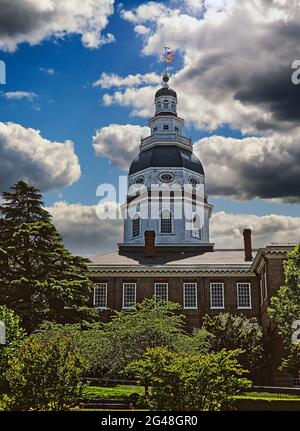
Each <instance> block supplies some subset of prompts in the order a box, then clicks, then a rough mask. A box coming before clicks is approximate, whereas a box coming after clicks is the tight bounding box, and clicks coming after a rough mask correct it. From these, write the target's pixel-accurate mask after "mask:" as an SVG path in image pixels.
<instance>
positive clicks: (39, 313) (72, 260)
mask: <svg viewBox="0 0 300 431" xmlns="http://www.w3.org/2000/svg"><path fill="white" fill-rule="evenodd" d="M2 199H3V203H2V205H1V206H0V232H1V233H0V241H1V243H0V303H1V304H6V305H7V306H8V307H10V308H11V309H13V310H15V312H16V313H17V314H18V315H19V316H20V317H21V319H22V322H23V325H24V326H25V327H26V329H28V330H32V329H34V328H36V327H37V325H39V324H40V323H41V322H43V321H45V320H50V321H56V322H61V323H64V322H76V321H80V320H82V319H88V318H90V317H92V314H93V313H94V311H93V310H92V309H90V308H89V307H88V306H87V304H88V300H89V296H90V292H91V288H92V283H91V281H90V280H89V278H88V276H87V260H86V259H83V258H81V257H77V256H72V255H71V254H70V253H69V251H68V250H67V249H66V248H65V247H64V244H63V242H62V238H61V237H60V235H59V234H58V232H57V230H56V228H55V227H54V225H53V224H52V221H51V216H50V214H49V213H48V212H47V211H46V210H45V209H44V208H43V201H42V196H41V194H40V193H39V192H38V190H36V189H35V188H34V187H30V186H28V185H27V184H26V183H24V182H23V181H20V182H18V183H17V184H16V185H15V186H14V187H12V188H11V189H10V191H9V192H6V193H3V195H2Z"/></svg>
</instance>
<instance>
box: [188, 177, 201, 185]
mask: <svg viewBox="0 0 300 431" xmlns="http://www.w3.org/2000/svg"><path fill="white" fill-rule="evenodd" d="M189 183H190V184H192V186H193V187H196V186H197V185H198V184H199V180H198V179H197V178H196V177H190V178H189Z"/></svg>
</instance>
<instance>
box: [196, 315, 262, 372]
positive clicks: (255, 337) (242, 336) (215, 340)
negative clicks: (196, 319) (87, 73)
mask: <svg viewBox="0 0 300 431" xmlns="http://www.w3.org/2000/svg"><path fill="white" fill-rule="evenodd" d="M203 328H204V329H205V330H207V331H208V332H209V333H210V334H212V335H213V337H212V338H211V339H210V342H211V350H212V351H213V352H219V351H221V350H222V349H227V350H235V349H240V356H239V362H240V364H241V365H242V366H243V367H244V368H245V369H247V370H249V371H250V372H253V371H256V370H257V368H258V367H259V366H260V365H261V360H262V354H263V333H262V330H261V328H260V326H259V325H258V323H257V321H256V319H254V318H252V319H247V318H246V317H244V316H242V315H241V316H235V315H233V314H230V313H221V314H218V315H217V316H209V315H206V316H205V317H204V319H203Z"/></svg>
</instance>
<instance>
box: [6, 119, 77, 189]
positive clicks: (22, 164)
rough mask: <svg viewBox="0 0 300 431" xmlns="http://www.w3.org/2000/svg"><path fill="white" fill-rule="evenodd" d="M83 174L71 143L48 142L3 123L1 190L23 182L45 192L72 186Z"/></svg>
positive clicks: (22, 128)
mask: <svg viewBox="0 0 300 431" xmlns="http://www.w3.org/2000/svg"><path fill="white" fill-rule="evenodd" d="M80 173H81V172H80V165H79V161H78V158H77V156H76V154H75V152H74V146H73V143H72V141H65V142H63V143H61V142H53V141H49V140H47V139H45V138H43V137H42V136H41V134H40V132H39V131H38V130H35V129H31V128H25V127H23V126H21V125H19V124H15V123H1V122H0V190H2V191H4V190H7V189H8V188H9V187H10V186H12V185H13V184H14V183H15V182H16V181H18V180H24V181H26V182H28V183H30V184H31V185H33V186H35V187H37V188H39V189H40V190H41V191H43V192H45V191H49V190H54V189H58V188H62V187H66V186H69V185H70V184H73V183H74V182H75V181H77V180H78V179H79V177H80Z"/></svg>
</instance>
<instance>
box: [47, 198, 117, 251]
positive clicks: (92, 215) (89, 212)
mask: <svg viewBox="0 0 300 431" xmlns="http://www.w3.org/2000/svg"><path fill="white" fill-rule="evenodd" d="M116 206H117V205H116ZM101 207H103V205H102V206H101V205H100V210H101ZM47 209H48V211H49V212H50V213H51V214H52V217H53V222H54V224H55V226H56V228H57V230H58V231H59V232H60V234H61V235H62V236H63V239H64V242H65V244H66V246H67V247H68V249H70V250H71V251H72V252H73V253H75V254H78V255H82V256H96V255H101V254H104V253H108V252H110V251H115V250H117V243H118V242H120V241H121V240H122V226H123V221H122V220H99V219H98V218H97V216H96V206H88V205H82V204H68V203H66V202H57V203H55V204H54V205H53V206H52V207H50V208H47Z"/></svg>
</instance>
